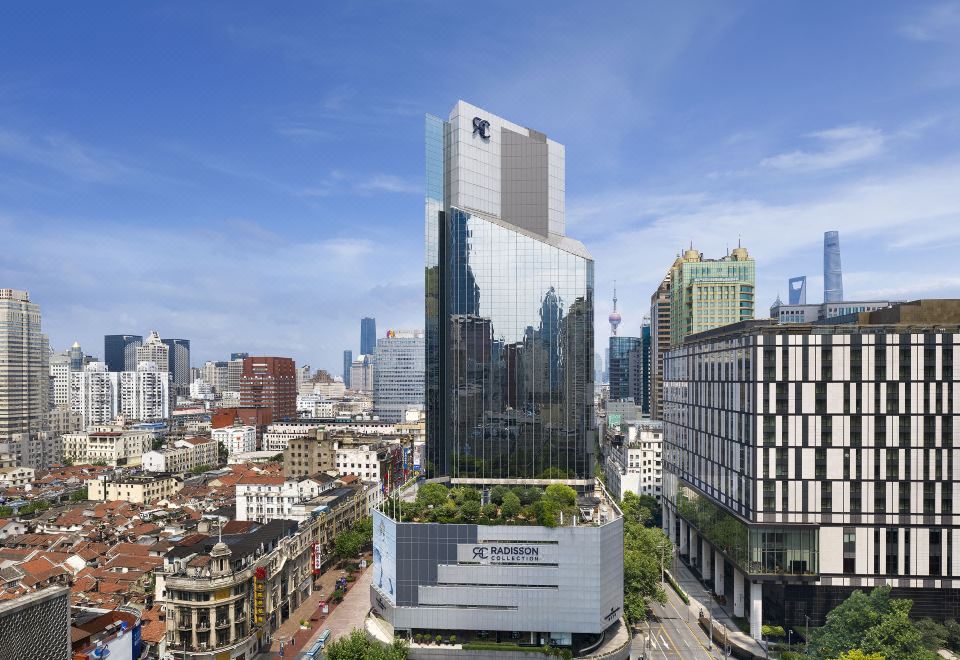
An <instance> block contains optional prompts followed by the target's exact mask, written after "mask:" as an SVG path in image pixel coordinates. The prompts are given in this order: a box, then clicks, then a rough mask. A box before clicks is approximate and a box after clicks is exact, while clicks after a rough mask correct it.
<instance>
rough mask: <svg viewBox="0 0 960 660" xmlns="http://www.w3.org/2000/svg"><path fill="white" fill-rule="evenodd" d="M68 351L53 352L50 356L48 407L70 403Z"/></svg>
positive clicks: (70, 370)
mask: <svg viewBox="0 0 960 660" xmlns="http://www.w3.org/2000/svg"><path fill="white" fill-rule="evenodd" d="M70 365H71V361H70V353H69V351H65V352H63V353H54V354H53V355H51V356H50V402H49V403H50V408H51V409H53V408H57V407H61V406H69V405H70V374H71V373H72V372H73V371H74V369H71V366H70ZM81 368H82V367H81Z"/></svg>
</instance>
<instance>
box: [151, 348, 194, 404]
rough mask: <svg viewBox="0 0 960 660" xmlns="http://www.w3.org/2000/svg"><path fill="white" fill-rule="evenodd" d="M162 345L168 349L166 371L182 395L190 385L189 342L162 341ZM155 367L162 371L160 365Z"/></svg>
mask: <svg viewBox="0 0 960 660" xmlns="http://www.w3.org/2000/svg"><path fill="white" fill-rule="evenodd" d="M163 343H164V344H166V346H167V349H168V350H167V354H168V358H167V364H168V366H167V371H169V372H170V380H171V381H173V384H174V385H176V386H177V387H178V388H179V389H180V391H181V393H183V391H184V390H186V388H187V387H188V386H189V385H190V340H189V339H164V340H163ZM157 366H158V367H160V369H161V370H162V369H163V367H162V366H161V365H157Z"/></svg>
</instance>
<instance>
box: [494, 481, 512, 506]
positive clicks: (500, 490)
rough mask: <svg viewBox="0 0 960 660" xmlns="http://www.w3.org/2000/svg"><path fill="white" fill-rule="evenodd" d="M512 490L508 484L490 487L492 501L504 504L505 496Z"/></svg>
mask: <svg viewBox="0 0 960 660" xmlns="http://www.w3.org/2000/svg"><path fill="white" fill-rule="evenodd" d="M509 492H510V489H509V488H507V487H506V486H494V487H493V488H491V489H490V501H491V502H493V503H494V504H496V505H497V506H499V505H501V504H503V497H504V495H506V494H507V493H509Z"/></svg>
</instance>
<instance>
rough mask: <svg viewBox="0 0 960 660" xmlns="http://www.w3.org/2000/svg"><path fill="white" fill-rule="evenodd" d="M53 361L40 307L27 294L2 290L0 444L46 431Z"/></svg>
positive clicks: (0, 307)
mask: <svg viewBox="0 0 960 660" xmlns="http://www.w3.org/2000/svg"><path fill="white" fill-rule="evenodd" d="M49 359H50V349H49V344H48V341H47V337H46V335H44V334H43V333H42V332H41V327H40V306H39V305H38V304H37V303H35V302H31V301H30V295H29V294H28V293H27V292H26V291H18V290H16V289H0V443H5V442H8V441H10V440H11V439H12V438H13V436H14V435H20V434H24V435H25V436H30V435H33V434H37V433H39V432H41V431H42V430H43V424H44V418H45V415H46V414H47V410H48V408H49V396H50V368H49V366H48V365H49Z"/></svg>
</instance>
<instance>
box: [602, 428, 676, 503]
mask: <svg viewBox="0 0 960 660" xmlns="http://www.w3.org/2000/svg"><path fill="white" fill-rule="evenodd" d="M612 435H613V437H612V438H610V439H609V441H608V447H607V450H606V461H605V463H604V474H605V476H606V478H607V488H609V489H610V494H611V495H613V496H614V497H615V498H617V499H618V500H622V499H623V495H624V493H627V492H630V493H633V494H635V495H649V496H650V497H656V498H657V499H658V500H659V499H660V495H661V492H662V486H663V422H659V421H651V420H642V421H636V422H627V423H624V424H622V425H621V431H620V432H619V433H615V434H612Z"/></svg>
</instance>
